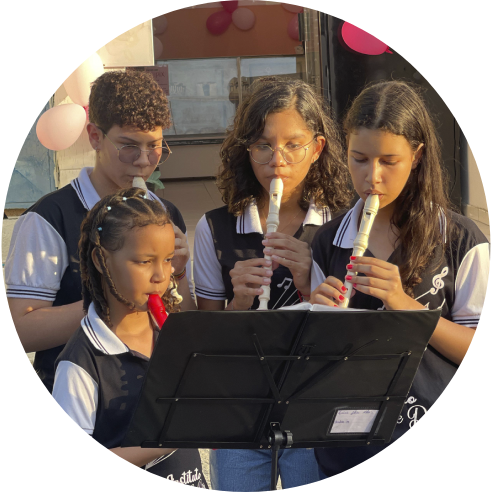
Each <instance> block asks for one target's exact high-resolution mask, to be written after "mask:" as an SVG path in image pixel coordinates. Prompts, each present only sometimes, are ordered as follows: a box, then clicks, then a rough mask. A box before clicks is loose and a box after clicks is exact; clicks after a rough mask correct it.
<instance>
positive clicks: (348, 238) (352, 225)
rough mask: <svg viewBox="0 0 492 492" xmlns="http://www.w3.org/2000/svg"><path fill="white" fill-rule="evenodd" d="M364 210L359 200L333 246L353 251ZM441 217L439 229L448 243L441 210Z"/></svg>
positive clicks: (342, 224)
mask: <svg viewBox="0 0 492 492" xmlns="http://www.w3.org/2000/svg"><path fill="white" fill-rule="evenodd" d="M363 209H364V202H363V201H362V199H360V198H359V200H358V202H357V203H356V204H355V206H354V207H353V208H351V209H350V210H349V211H348V212H347V213H346V214H345V217H344V218H343V219H342V222H341V223H340V226H339V227H338V231H337V233H336V235H335V239H334V240H333V245H334V246H337V247H339V248H346V249H352V248H353V247H354V241H355V238H356V237H357V233H358V232H359V217H360V214H361V212H362V210H363ZM440 212H441V213H440V215H439V228H440V230H441V234H442V235H443V237H444V242H446V215H445V214H444V211H443V210H442V209H441V211H440Z"/></svg>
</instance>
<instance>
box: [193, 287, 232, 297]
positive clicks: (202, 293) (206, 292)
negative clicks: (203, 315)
mask: <svg viewBox="0 0 492 492" xmlns="http://www.w3.org/2000/svg"><path fill="white" fill-rule="evenodd" d="M195 294H196V295H197V296H198V297H202V298H204V299H212V300H214V301H226V300H227V296H226V293H225V292H224V291H222V292H216V291H212V290H210V289H204V288H202V287H199V286H198V285H196V284H195Z"/></svg>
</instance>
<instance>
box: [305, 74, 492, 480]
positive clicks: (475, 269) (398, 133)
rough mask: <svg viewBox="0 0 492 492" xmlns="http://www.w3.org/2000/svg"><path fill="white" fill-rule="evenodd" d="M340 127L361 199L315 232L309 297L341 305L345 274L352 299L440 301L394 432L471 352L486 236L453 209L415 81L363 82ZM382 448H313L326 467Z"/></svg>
mask: <svg viewBox="0 0 492 492" xmlns="http://www.w3.org/2000/svg"><path fill="white" fill-rule="evenodd" d="M344 130H345V134H346V142H347V152H348V165H349V171H350V174H351V177H352V182H353V185H354V187H355V189H356V191H357V193H358V195H359V197H360V200H359V201H358V203H357V204H356V205H355V206H354V208H352V209H351V210H350V211H348V212H347V213H346V214H344V215H342V216H339V217H337V218H336V219H335V220H333V221H331V222H330V223H328V224H326V225H324V226H322V227H321V228H320V229H319V230H318V232H317V235H316V237H315V238H314V240H313V243H312V249H313V270H312V278H311V280H312V282H311V285H312V293H311V301H310V302H311V303H315V304H316V303H318V304H325V305H329V306H338V305H339V304H340V303H341V302H342V301H343V300H344V295H345V292H346V288H345V287H344V285H343V284H344V281H345V280H348V281H349V282H351V283H352V284H353V285H354V290H353V292H355V295H354V296H353V298H352V299H351V301H350V307H353V308H362V309H394V310H404V309H425V308H428V309H439V308H440V309H442V314H441V319H440V321H439V323H438V325H437V327H436V329H435V331H434V334H433V335H432V337H431V339H430V342H429V345H428V347H427V350H426V351H425V353H424V357H423V359H422V362H421V365H420V368H419V370H418V372H417V375H416V377H415V380H414V382H413V386H412V388H411V390H410V393H409V396H408V398H407V400H406V402H405V405H404V407H403V410H402V413H401V416H400V419H399V421H398V424H397V426H396V430H395V433H394V435H393V439H397V438H398V437H400V436H401V435H402V434H403V433H404V432H406V431H407V430H408V429H409V428H411V427H412V426H413V425H414V424H415V423H416V422H417V421H418V419H419V418H420V417H422V415H423V414H425V413H426V412H427V410H428V409H429V407H430V406H431V405H432V404H433V403H434V401H435V400H436V399H437V397H438V396H439V395H440V394H441V392H442V391H443V390H444V388H445V387H446V385H447V384H448V383H449V381H450V380H451V378H452V377H453V375H454V373H455V372H456V369H457V367H458V366H459V364H460V363H461V361H462V359H463V357H464V355H465V354H466V351H467V349H468V347H469V345H470V342H471V340H472V337H473V334H474V333H475V328H476V326H477V323H478V321H479V319H480V314H481V310H482V306H483V303H484V297H485V291H486V286H487V279H488V270H489V244H488V241H487V239H486V238H485V236H484V235H483V234H482V232H481V231H480V230H479V229H478V227H477V226H476V225H475V224H474V223H473V222H472V221H471V220H470V219H467V218H466V217H463V216H461V215H459V214H457V213H455V212H452V211H451V210H450V205H449V202H448V198H447V196H446V191H445V189H446V188H445V184H444V179H443V172H442V169H441V154H440V146H439V142H438V138H437V135H436V130H435V127H434V124H433V122H432V119H431V117H430V115H429V113H428V111H427V108H426V106H425V103H424V101H423V99H422V97H421V96H420V94H419V93H418V92H417V90H415V89H413V88H412V87H411V86H410V85H408V84H406V83H404V82H399V81H391V82H381V83H378V84H375V85H372V86H369V87H367V88H366V89H365V90H363V91H362V93H361V94H360V95H359V96H358V97H357V98H356V99H355V101H354V102H353V104H352V106H351V108H350V110H349V111H348V113H347V115H346V117H345V120H344ZM371 194H377V195H379V202H380V205H379V212H378V214H377V216H376V218H375V221H374V225H373V227H372V230H371V234H370V238H369V246H368V249H367V250H366V252H365V255H364V256H363V257H354V256H351V252H352V247H353V241H354V239H355V236H356V235H357V232H358V227H359V222H360V215H361V212H362V209H363V206H364V201H365V200H366V198H367V197H368V196H369V195H371ZM347 270H348V271H349V274H348V275H347ZM352 272H353V273H352ZM357 274H358V275H357ZM381 449H383V448H382V447H381V446H376V447H367V448H366V447H364V448H350V449H349V448H337V449H334V448H333V449H328V448H326V449H319V450H317V451H316V456H317V459H318V462H319V464H320V468H321V471H322V477H326V476H332V475H335V474H337V473H340V472H342V471H344V470H346V469H348V468H351V467H353V466H355V465H357V464H358V463H361V462H362V461H364V460H366V459H367V458H369V457H370V456H372V455H374V454H376V453H377V452H379V451H380V450H381Z"/></svg>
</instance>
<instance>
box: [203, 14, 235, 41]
mask: <svg viewBox="0 0 492 492" xmlns="http://www.w3.org/2000/svg"><path fill="white" fill-rule="evenodd" d="M231 22H232V15H231V14H230V13H229V12H226V11H225V10H221V11H220V12H214V13H213V14H211V15H210V16H209V18H208V19H207V29H208V30H209V31H210V33H211V34H213V35H214V36H219V35H220V34H223V33H225V32H226V30H227V28H228V27H229V24H230V23H231Z"/></svg>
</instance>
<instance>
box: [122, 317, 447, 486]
mask: <svg viewBox="0 0 492 492" xmlns="http://www.w3.org/2000/svg"><path fill="white" fill-rule="evenodd" d="M439 317H440V310H434V311H428V310H422V311H355V310H354V311H351V310H340V312H329V313H326V312H316V311H282V310H279V311H248V312H231V311H220V312H213V311H208V312H207V311H200V312H198V311H190V312H186V313H177V314H171V315H170V316H169V317H168V319H167V321H166V323H165V324H164V326H163V328H162V332H161V334H160V336H159V339H158V342H157V344H156V347H155V348H154V352H153V354H152V358H151V361H150V367H149V370H148V372H147V375H146V378H145V381H144V384H143V388H142V392H141V394H140V400H139V403H138V405H137V409H136V411H135V413H134V415H133V419H132V422H131V424H130V427H129V430H128V433H127V435H126V437H125V439H124V441H123V444H122V445H123V446H141V447H144V448H147V447H151V448H153V447H155V448H157V447H167V448H173V447H175V448H230V449H234V448H236V449H238V448H240V449H260V448H261V449H272V452H273V456H272V483H271V485H272V490H274V489H275V487H276V481H277V458H278V450H279V449H280V448H289V447H292V448H312V447H331V446H367V445H370V444H384V443H387V442H389V441H390V439H391V436H392V434H393V430H394V428H395V425H396V421H397V419H398V417H399V415H400V412H401V409H402V406H403V404H404V401H405V399H406V397H407V395H408V392H409V390H410V386H411V384H412V381H413V378H414V376H415V373H416V371H417V368H418V365H419V363H420V360H421V358H422V354H423V352H424V350H425V347H426V345H427V343H428V341H429V339H430V337H431V335H432V333H433V331H434V328H435V327H436V325H437V322H438V321H439Z"/></svg>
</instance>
